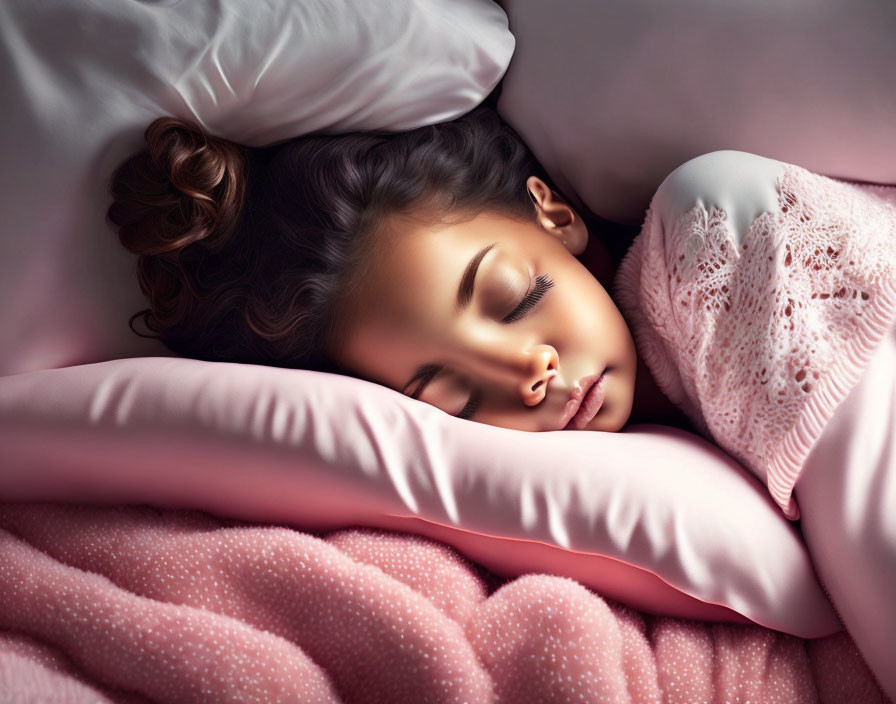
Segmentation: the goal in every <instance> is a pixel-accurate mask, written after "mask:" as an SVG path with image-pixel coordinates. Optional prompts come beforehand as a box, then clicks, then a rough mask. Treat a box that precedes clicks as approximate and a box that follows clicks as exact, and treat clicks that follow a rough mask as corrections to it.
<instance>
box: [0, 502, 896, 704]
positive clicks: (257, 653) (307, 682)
mask: <svg viewBox="0 0 896 704" xmlns="http://www.w3.org/2000/svg"><path fill="white" fill-rule="evenodd" d="M0 604H3V606H4V608H2V609H0V620H2V622H0V692H3V693H5V694H4V696H6V697H7V699H5V701H29V702H30V701H38V700H40V701H53V702H88V701H89V702H96V701H103V702H105V701H115V702H145V701H157V702H218V703H220V702H296V701H301V702H430V701H432V702H437V701H438V702H441V701H445V702H448V701H451V702H470V703H471V704H472V703H474V702H515V703H516V702H558V701H576V702H613V703H624V702H661V701H662V702H747V701H749V702H753V703H756V702H800V703H802V704H805V703H808V702H882V701H887V700H886V699H885V698H884V697H883V695H882V693H881V691H880V689H879V688H878V686H877V684H876V683H875V681H874V679H873V677H872V675H871V673H870V671H869V670H868V668H867V666H866V665H865V663H864V661H863V660H862V658H861V656H860V654H859V652H858V650H857V649H856V647H855V645H854V643H853V642H852V641H851V640H850V638H849V636H848V635H847V634H846V632H840V633H837V634H835V635H831V636H827V637H825V638H819V639H814V640H805V639H801V638H797V637H795V636H791V635H788V634H784V633H780V632H777V631H773V630H770V629H767V628H763V627H761V626H753V625H742V624H721V623H708V622H700V621H690V620H683V619H675V618H668V617H659V616H652V615H649V614H643V613H639V612H637V611H634V610H632V609H629V608H627V607H624V606H621V605H618V604H617V603H615V602H613V601H610V600H608V599H604V598H602V597H601V596H600V595H599V594H598V593H596V592H594V591H593V590H589V589H588V588H586V587H584V586H582V585H581V584H579V583H578V582H576V581H574V580H571V579H569V578H565V577H556V576H548V575H541V574H527V575H523V576H520V577H517V578H515V579H511V580H508V581H504V580H502V579H500V578H498V577H496V576H495V575H493V574H491V573H489V572H488V571H487V570H485V569H484V568H482V567H481V566H479V565H477V564H475V563H472V562H470V561H469V560H467V559H466V558H465V557H463V556H461V555H460V554H459V553H457V552H456V551H455V550H454V549H453V548H451V547H449V546H447V545H445V544H442V543H439V542H437V541H433V540H430V539H427V538H423V537H419V536H413V535H410V534H404V533H394V532H388V531H382V530H378V529H377V530H373V529H367V528H364V527H354V528H349V529H343V530H336V531H332V532H327V533H310V532H301V531H298V530H295V529H292V528H288V527H280V526H272V525H265V524H247V523H242V522H239V521H233V520H224V519H221V518H217V517H215V516H213V515H211V514H208V513H205V512H201V511H191V510H177V511H168V510H165V511H163V510H158V509H155V508H150V507H148V506H138V505H131V506H126V505H119V506H96V505H86V504H80V505H79V504H63V503H59V504H55V503H44V504H38V503H36V504H29V503H19V504H10V503H7V504H0Z"/></svg>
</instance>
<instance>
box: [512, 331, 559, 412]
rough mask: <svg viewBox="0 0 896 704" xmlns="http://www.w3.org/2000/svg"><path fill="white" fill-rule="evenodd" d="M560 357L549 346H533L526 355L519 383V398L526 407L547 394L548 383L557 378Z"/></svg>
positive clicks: (537, 401)
mask: <svg viewBox="0 0 896 704" xmlns="http://www.w3.org/2000/svg"><path fill="white" fill-rule="evenodd" d="M559 366H560V357H559V355H558V354H557V350H555V349H554V348H553V347H551V346H550V345H535V346H534V347H533V348H532V349H531V350H529V351H528V353H527V359H526V360H525V362H524V367H523V379H522V381H521V382H520V387H519V389H520V396H521V397H522V399H523V403H525V404H526V405H527V406H535V405H537V404H539V403H541V401H542V400H543V399H544V397H545V395H546V394H547V392H548V381H549V380H550V379H551V378H552V377H555V376H557V374H558V372H559V369H558V368H559Z"/></svg>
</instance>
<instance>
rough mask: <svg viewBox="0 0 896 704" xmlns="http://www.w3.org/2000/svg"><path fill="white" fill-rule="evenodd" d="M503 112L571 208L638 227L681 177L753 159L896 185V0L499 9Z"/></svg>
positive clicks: (512, 1)
mask: <svg viewBox="0 0 896 704" xmlns="http://www.w3.org/2000/svg"><path fill="white" fill-rule="evenodd" d="M501 4H502V5H503V7H504V9H505V11H506V12H507V15H508V17H509V19H510V29H511V31H512V32H513V33H514V36H515V37H516V40H517V46H516V50H515V51H514V54H513V59H512V60H511V62H510V67H509V68H508V69H507V74H506V75H505V77H504V81H503V83H502V88H501V96H500V99H499V101H498V111H499V112H500V113H501V116H502V117H503V118H504V119H505V120H506V121H507V122H509V123H510V124H511V125H512V126H513V127H514V128H516V130H517V131H518V132H519V133H520V135H521V136H522V137H523V139H524V140H526V142H527V144H529V146H530V147H531V148H532V150H533V152H534V153H535V155H536V156H537V157H538V159H539V160H540V161H541V163H542V164H543V165H544V167H545V168H546V169H547V171H548V173H549V174H550V175H551V176H552V177H553V178H554V180H555V181H556V183H557V186H558V187H559V188H560V189H561V190H562V191H563V192H564V194H565V195H567V196H568V197H569V198H570V199H572V200H573V201H574V203H575V204H576V205H581V204H584V205H585V206H587V208H589V209H590V210H591V211H592V212H594V213H596V214H597V215H599V216H601V217H603V218H606V219H608V220H613V221H616V222H620V223H626V224H632V225H641V224H642V223H643V220H644V215H645V212H646V210H647V207H648V205H649V204H650V199H651V197H652V196H653V193H654V192H655V191H656V189H657V187H658V186H659V185H660V182H661V181H662V180H663V178H664V177H665V176H666V175H667V174H668V173H669V172H670V171H672V169H674V168H675V167H676V166H678V165H679V164H682V163H684V162H686V161H688V160H689V159H691V158H693V157H695V156H698V155H699V154H704V153H706V152H713V151H718V150H729V149H730V150H737V151H744V152H751V153H753V154H758V155H760V156H765V157H769V158H771V159H777V160H779V161H783V162H787V163H791V164H797V165H798V166H802V167H803V168H805V169H808V170H809V171H813V172H815V173H819V174H824V175H826V176H832V177H835V178H842V179H849V180H857V181H874V182H877V183H896V158H894V156H893V155H894V154H896V119H894V116H896V73H894V66H896V41H894V37H896V3H894V2H893V0H857V1H856V2H844V1H843V0H788V1H787V2H750V0H739V1H736V2H717V3H713V2H707V0H676V1H675V2H669V1H668V0H627V1H625V2H597V1H595V2H588V1H583V0H552V1H551V2H533V1H532V0H501Z"/></svg>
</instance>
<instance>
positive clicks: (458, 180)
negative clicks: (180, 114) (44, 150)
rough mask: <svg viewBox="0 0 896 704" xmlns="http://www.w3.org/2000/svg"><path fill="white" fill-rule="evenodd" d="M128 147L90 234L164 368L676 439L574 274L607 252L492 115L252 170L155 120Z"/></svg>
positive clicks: (345, 141) (665, 408) (279, 152)
mask: <svg viewBox="0 0 896 704" xmlns="http://www.w3.org/2000/svg"><path fill="white" fill-rule="evenodd" d="M146 139H147V148H146V149H145V150H144V151H142V152H141V153H139V154H137V155H135V156H133V157H132V158H131V159H129V160H128V161H126V162H125V163H124V164H123V165H122V166H121V167H119V169H118V170H117V172H116V173H115V174H114V176H113V180H112V188H113V193H114V197H115V202H114V203H113V205H112V206H111V208H110V209H109V216H110V219H111V220H112V221H113V222H114V223H115V224H116V225H117V226H118V228H119V236H120V239H121V242H122V243H123V244H124V246H125V247H127V248H128V249H129V250H130V251H131V252H133V253H135V254H139V255H140V257H139V260H138V275H139V279H140V285H141V287H142V290H143V291H144V293H145V294H146V295H147V296H148V297H149V299H150V301H151V304H152V307H151V308H150V309H148V310H146V311H141V312H140V313H138V314H137V315H136V316H134V317H137V316H139V315H141V314H142V315H143V316H144V320H145V323H146V326H147V327H148V328H149V329H150V330H152V331H153V332H154V333H158V336H159V337H160V338H161V340H162V341H163V342H164V343H165V344H166V345H167V346H168V347H169V348H170V349H172V350H173V351H174V352H176V353H179V354H183V355H185V356H188V357H195V358H199V359H206V360H221V361H234V362H246V363H255V364H268V365H277V366H286V367H295V368H306V369H319V370H325V371H334V372H338V373H343V374H348V375H351V376H355V377H358V378H363V379H367V380H370V381H374V382H377V383H380V384H384V385H386V386H389V387H391V388H393V389H396V390H398V391H400V392H402V393H404V394H407V395H409V396H411V397H413V398H416V399H419V400H421V401H424V402H426V403H429V404H432V405H435V406H437V407H438V408H440V409H442V410H443V411H445V412H446V413H449V414H452V415H456V416H458V417H460V418H469V419H471V420H474V421H477V422H480V423H487V424H491V425H497V426H502V427H506V428H513V429H519V430H529V431H544V430H562V429H574V430H604V431H617V430H619V429H621V428H622V427H623V426H624V425H625V424H626V423H627V422H630V421H647V420H653V421H656V422H661V423H668V424H670V425H679V426H684V427H687V426H688V425H689V423H688V421H687V419H686V418H685V417H684V415H683V414H682V413H681V411H679V410H678V409H677V408H675V407H674V406H673V405H672V404H671V403H669V401H668V400H666V399H665V397H664V396H663V395H662V394H661V393H660V392H659V390H658V389H657V387H656V385H655V384H654V383H653V380H652V378H651V376H650V374H649V373H648V372H647V370H646V369H645V368H644V365H643V361H642V360H641V358H640V357H639V356H638V355H637V353H636V349H635V344H634V341H633V339H632V336H631V334H630V332H629V329H628V327H627V325H626V322H625V320H624V318H623V316H622V315H621V313H620V311H619V309H618V308H617V306H616V305H615V303H614V301H613V299H612V298H611V296H610V295H609V294H608V292H607V290H606V288H605V287H604V286H603V285H601V283H600V282H599V281H598V279H597V278H595V275H594V274H592V273H591V271H590V270H589V268H587V267H586V266H585V265H584V264H583V263H582V262H581V261H580V260H579V259H578V258H577V256H578V255H583V254H586V252H585V250H586V248H588V252H587V258H589V259H590V260H591V261H593V262H594V266H593V267H592V268H593V269H598V270H599V271H603V272H604V274H603V275H604V277H606V276H607V272H610V273H612V263H611V262H610V261H609V253H608V250H607V249H606V248H605V247H604V246H603V245H602V243H601V242H600V241H599V240H597V239H596V238H590V242H589V233H588V230H587V228H586V226H585V224H584V222H583V220H582V218H581V217H580V216H579V214H578V213H576V212H575V211H574V210H573V209H572V208H571V207H570V206H569V205H567V204H566V203H565V202H564V200H563V199H562V198H561V197H560V196H559V195H558V194H557V193H556V191H554V190H553V189H552V188H551V187H550V186H549V185H548V177H547V176H546V175H545V174H544V173H543V172H542V170H541V168H540V166H539V165H538V163H537V162H536V161H535V159H534V158H533V157H532V155H531V154H530V153H529V151H528V150H527V148H526V146H525V145H524V144H523V143H522V141H521V140H520V139H519V137H518V136H517V135H516V134H515V133H514V132H513V130H512V129H511V128H510V127H509V126H507V125H506V124H504V123H503V122H502V121H501V120H500V118H499V117H498V116H497V113H495V112H494V111H493V110H490V109H488V108H480V109H478V110H475V111H473V112H472V113H470V114H468V115H466V116H464V117H463V118H461V119H458V120H456V121H454V122H450V123H443V124H438V125H433V126H430V127H422V128H419V129H416V130H413V131H410V132H406V133H376V134H373V133H364V134H351V135H341V136H312V137H304V138H299V139H295V140H293V141H290V142H286V143H283V144H280V145H278V146H275V147H271V148H268V149H266V150H251V149H246V148H243V147H240V146H238V145H236V144H233V143H230V142H226V141H224V140H221V139H216V138H214V137H211V136H209V135H206V134H204V133H202V132H201V131H199V130H198V129H197V128H195V127H191V126H188V125H186V124H185V123H183V122H180V121H178V120H175V119H173V118H160V119H159V120H156V121H155V122H154V123H153V124H152V125H151V126H150V127H149V128H148V130H147V132H146ZM589 245H590V246H589ZM605 283H606V281H605ZM133 320H134V318H132V322H133Z"/></svg>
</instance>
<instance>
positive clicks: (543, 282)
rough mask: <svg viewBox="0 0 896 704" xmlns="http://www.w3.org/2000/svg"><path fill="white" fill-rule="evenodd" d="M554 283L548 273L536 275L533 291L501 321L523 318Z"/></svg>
mask: <svg viewBox="0 0 896 704" xmlns="http://www.w3.org/2000/svg"><path fill="white" fill-rule="evenodd" d="M553 285H554V281H553V279H551V277H550V276H548V275H547V274H541V275H540V276H537V277H535V288H533V289H532V292H531V293H529V294H528V295H527V296H526V297H525V298H523V300H522V301H521V302H520V304H519V305H518V306H517V307H516V309H515V310H514V311H513V312H512V313H511V314H510V315H508V316H507V317H506V318H504V320H503V321H501V322H504V323H512V322H514V321H516V320H519V319H520V318H522V317H523V316H524V315H525V314H526V313H528V312H529V311H530V310H532V308H533V306H534V305H535V304H536V303H538V301H540V300H541V297H542V296H544V294H545V292H546V291H547V290H548V289H549V288H551V286H553Z"/></svg>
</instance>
